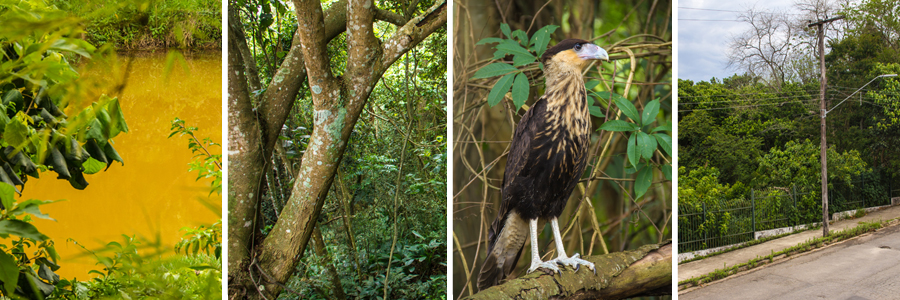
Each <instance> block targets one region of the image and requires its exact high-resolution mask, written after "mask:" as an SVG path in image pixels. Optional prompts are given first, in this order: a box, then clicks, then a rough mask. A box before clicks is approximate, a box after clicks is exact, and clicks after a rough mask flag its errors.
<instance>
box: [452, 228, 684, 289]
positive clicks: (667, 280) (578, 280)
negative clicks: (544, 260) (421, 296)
mask: <svg viewBox="0 0 900 300" xmlns="http://www.w3.org/2000/svg"><path fill="white" fill-rule="evenodd" d="M584 259H586V260H588V261H591V262H593V263H594V265H595V266H596V269H597V274H596V275H594V274H593V273H592V272H591V271H590V270H587V269H584V268H582V270H578V271H577V272H573V271H572V269H571V268H567V269H565V270H563V271H562V273H561V274H545V273H543V271H541V270H538V271H535V272H534V273H531V274H528V275H525V276H523V277H522V278H517V279H513V280H510V281H507V282H506V283H504V284H501V285H498V286H494V287H491V288H489V289H486V290H484V291H481V292H480V293H477V294H475V295H472V296H470V297H467V298H466V299H551V298H552V299H625V298H634V297H642V296H660V295H671V294H672V242H671V241H667V242H665V243H663V244H653V245H644V246H643V247H641V248H638V249H636V250H631V251H625V252H615V253H610V254H605V255H596V256H589V257H584Z"/></svg>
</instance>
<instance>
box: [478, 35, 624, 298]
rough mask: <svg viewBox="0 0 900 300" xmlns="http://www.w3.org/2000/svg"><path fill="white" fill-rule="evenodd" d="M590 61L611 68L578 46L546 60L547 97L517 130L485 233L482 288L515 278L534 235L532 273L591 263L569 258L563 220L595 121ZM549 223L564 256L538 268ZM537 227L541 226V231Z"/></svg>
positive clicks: (569, 42)
mask: <svg viewBox="0 0 900 300" xmlns="http://www.w3.org/2000/svg"><path fill="white" fill-rule="evenodd" d="M592 60H606V61H609V55H608V54H607V52H606V50H605V49H603V48H601V47H600V46H597V45H596V44H594V43H591V42H588V41H585V40H581V39H566V40H563V41H561V42H559V43H557V44H556V45H554V46H553V47H551V48H550V49H547V51H546V52H544V54H543V55H541V63H543V65H544V75H545V78H546V88H545V92H544V95H543V96H541V98H540V99H538V100H537V101H536V102H535V103H534V104H533V105H532V106H531V108H530V109H529V110H528V111H527V112H525V114H524V115H523V116H522V119H521V120H520V121H519V123H518V125H516V129H515V133H514V134H513V139H512V142H511V146H510V151H509V155H508V156H507V160H506V169H505V174H504V175H503V184H502V188H501V191H500V193H501V199H500V209H499V210H498V211H497V217H496V218H495V219H494V221H493V223H492V224H491V227H490V229H489V230H488V247H487V257H486V258H485V260H484V263H483V264H482V266H481V271H480V272H479V274H478V289H479V290H485V289H487V288H489V287H491V286H494V285H497V284H499V283H500V281H502V280H503V279H505V278H506V277H507V276H509V274H510V273H512V271H513V269H514V268H515V266H516V263H517V262H518V261H519V257H520V256H521V254H522V250H523V248H524V246H525V238H526V235H530V236H531V266H530V267H529V268H528V273H532V272H534V271H535V270H537V269H539V268H546V269H549V270H551V271H555V272H557V273H559V272H560V270H559V268H558V267H557V264H559V265H563V266H564V267H565V266H572V267H573V268H575V270H576V272H577V271H578V267H579V266H586V267H588V268H589V269H590V270H592V271H594V272H595V273H596V270H594V264H593V263H591V262H589V261H586V260H583V259H581V258H579V255H578V254H577V253H576V254H575V255H573V256H572V257H568V256H566V252H565V249H563V244H562V239H561V237H560V232H559V224H558V218H559V216H560V215H561V214H562V211H563V209H564V208H565V207H566V203H567V202H568V199H569V195H571V194H572V190H573V189H574V188H575V185H576V184H577V183H578V180H579V179H580V177H581V174H582V173H583V172H584V169H585V165H586V163H587V155H588V154H587V152H588V147H589V145H590V132H591V120H590V112H589V111H588V103H587V91H586V90H585V87H584V78H583V77H582V70H583V69H584V68H585V67H586V66H587V65H588V64H589V63H590V62H591V61H592ZM548 220H549V221H550V225H551V227H552V229H553V237H554V240H555V241H556V250H557V253H558V254H559V256H557V258H555V259H552V260H550V261H546V262H544V261H541V257H540V255H538V246H537V244H538V243H537V235H538V227H540V228H543V226H544V225H545V224H546V221H548ZM539 221H540V222H541V223H540V226H539Z"/></svg>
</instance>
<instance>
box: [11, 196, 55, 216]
mask: <svg viewBox="0 0 900 300" xmlns="http://www.w3.org/2000/svg"><path fill="white" fill-rule="evenodd" d="M53 202H57V201H45V200H36V199H31V200H25V201H23V202H22V203H18V204H16V207H15V208H14V209H13V210H12V211H10V212H9V214H11V215H14V216H18V215H21V214H23V213H28V214H31V215H33V216H35V217H38V218H41V219H46V220H51V221H56V219H53V218H51V217H50V216H49V215H47V214H45V213H43V212H41V205H44V204H49V203H53Z"/></svg>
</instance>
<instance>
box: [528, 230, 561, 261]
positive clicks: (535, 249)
mask: <svg viewBox="0 0 900 300" xmlns="http://www.w3.org/2000/svg"><path fill="white" fill-rule="evenodd" d="M528 227H529V228H530V229H531V267H529V268H528V273H531V272H534V271H535V270H537V269H538V268H547V269H550V270H551V271H555V272H556V273H559V267H557V266H556V263H553V262H552V261H548V262H544V261H541V255H539V254H538V241H537V236H538V233H537V227H538V220H537V219H531V220H528Z"/></svg>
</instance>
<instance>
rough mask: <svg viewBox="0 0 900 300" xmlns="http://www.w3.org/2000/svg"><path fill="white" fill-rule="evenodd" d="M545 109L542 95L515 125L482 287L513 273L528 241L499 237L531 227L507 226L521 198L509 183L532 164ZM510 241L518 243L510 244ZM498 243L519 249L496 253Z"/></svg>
mask: <svg viewBox="0 0 900 300" xmlns="http://www.w3.org/2000/svg"><path fill="white" fill-rule="evenodd" d="M545 111H546V101H545V100H544V99H543V98H542V99H540V100H538V101H537V102H536V103H535V104H534V106H532V108H531V109H529V110H528V111H527V112H525V115H524V116H522V119H521V120H519V124H518V125H516V131H515V133H514V134H513V140H512V144H511V145H510V150H509V155H508V156H507V158H506V170H505V173H504V176H503V185H502V189H501V200H500V209H499V210H498V212H497V218H496V219H494V222H493V223H492V224H491V227H490V229H488V249H487V254H488V255H487V258H486V259H485V261H484V263H483V264H482V266H481V271H480V272H479V274H478V289H479V290H483V289H486V288H488V287H491V286H494V285H497V284H499V283H500V281H501V280H503V279H504V278H506V276H508V275H509V274H510V273H512V271H513V268H515V266H516V264H517V263H518V262H519V257H521V256H522V248H523V246H524V245H525V243H524V237H523V236H519V235H515V234H513V235H514V237H513V239H516V237H519V238H520V239H518V240H499V237H500V236H501V235H502V232H503V230H504V229H506V230H514V231H513V232H516V233H518V234H522V233H524V232H527V231H528V229H527V228H514V229H510V228H504V226H505V225H508V224H507V219H508V218H509V217H510V213H511V212H512V210H513V209H514V208H515V207H516V205H517V204H518V202H519V201H520V200H521V199H518V198H514V197H513V196H512V195H510V193H509V191H508V189H507V187H509V186H510V185H511V184H514V183H515V180H516V177H517V175H518V174H521V173H522V172H523V171H525V172H527V171H528V169H529V168H530V167H529V166H528V165H526V163H527V162H528V161H529V156H530V155H532V151H531V144H532V141H533V140H534V137H535V134H536V132H537V130H538V128H539V127H540V126H541V124H543V120H542V118H543V112H545ZM524 221H525V222H513V223H512V224H514V225H513V226H523V227H527V226H528V225H527V220H524ZM510 243H518V244H517V245H510ZM495 247H500V249H516V251H515V252H509V251H507V252H504V253H499V255H500V256H503V257H497V255H496V254H494V253H493V252H494V249H495Z"/></svg>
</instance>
